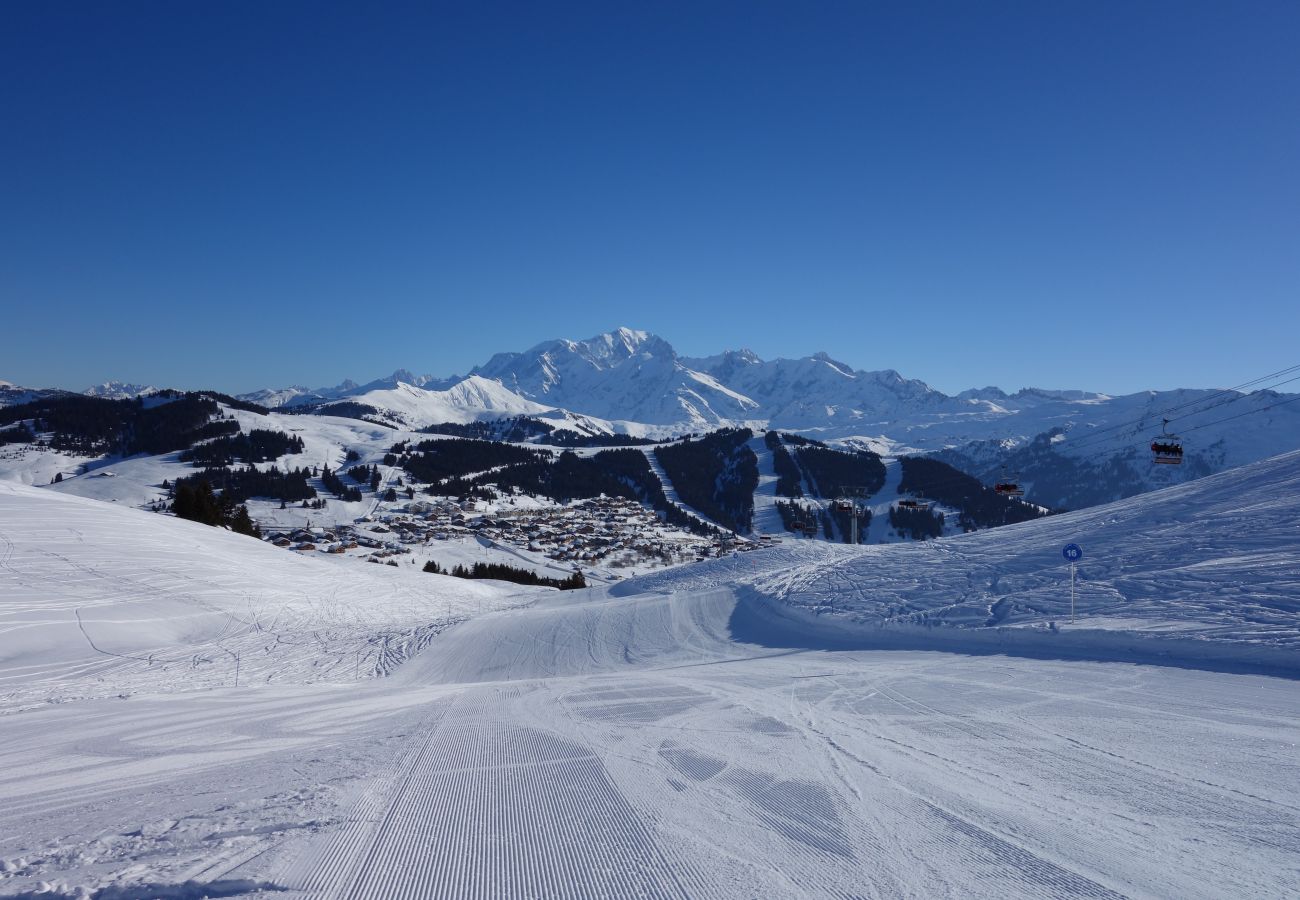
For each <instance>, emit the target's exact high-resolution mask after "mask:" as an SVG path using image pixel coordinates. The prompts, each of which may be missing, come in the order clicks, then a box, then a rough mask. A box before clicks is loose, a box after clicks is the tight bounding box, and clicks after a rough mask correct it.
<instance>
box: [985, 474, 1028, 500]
mask: <svg viewBox="0 0 1300 900" xmlns="http://www.w3.org/2000/svg"><path fill="white" fill-rule="evenodd" d="M993 490H995V491H996V492H997V493H998V494H1000V495H1001V496H1003V497H1023V496H1025V489H1024V488H1022V487H1021V486H1020V476H1018V475H1017V476H1016V477H1015V478H1008V477H1007V472H1006V469H1003V470H1002V477H1001V478H999V479H998V481H997V483H996V484H994V485H993Z"/></svg>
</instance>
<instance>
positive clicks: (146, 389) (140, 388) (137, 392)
mask: <svg viewBox="0 0 1300 900" xmlns="http://www.w3.org/2000/svg"><path fill="white" fill-rule="evenodd" d="M82 393H84V394H85V395H86V396H87V397H102V398H103V399H105V400H131V399H133V398H135V397H147V396H149V395H150V394H156V393H158V388H156V387H154V386H153V385H147V384H128V383H127V382H124V381H105V382H104V383H103V384H97V385H94V386H93V387H88V388H86V389H85V390H84V391H82Z"/></svg>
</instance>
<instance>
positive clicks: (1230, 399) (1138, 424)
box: [1073, 365, 1300, 448]
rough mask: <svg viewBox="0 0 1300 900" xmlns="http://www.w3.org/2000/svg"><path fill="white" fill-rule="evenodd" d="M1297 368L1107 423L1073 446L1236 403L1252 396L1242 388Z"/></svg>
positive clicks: (1268, 387)
mask: <svg viewBox="0 0 1300 900" xmlns="http://www.w3.org/2000/svg"><path fill="white" fill-rule="evenodd" d="M1297 369H1300V365H1297V366H1291V367H1290V368H1288V369H1282V370H1280V371H1278V372H1274V373H1272V374H1270V375H1266V376H1263V377H1262V378H1255V379H1252V380H1251V381H1248V382H1244V383H1243V384H1240V385H1237V386H1236V387H1232V388H1226V389H1224V390H1221V391H1217V392H1216V393H1213V394H1211V395H1209V396H1208V397H1198V398H1197V399H1195V400H1189V401H1187V402H1185V403H1180V404H1178V405H1176V406H1171V407H1169V408H1167V409H1163V410H1156V411H1154V412H1150V413H1146V414H1144V415H1143V416H1142V417H1141V418H1138V419H1134V420H1132V421H1128V422H1118V423H1116V424H1114V425H1107V426H1106V427H1104V428H1099V429H1097V430H1096V431H1092V432H1089V433H1088V434H1086V435H1084V436H1083V437H1082V438H1081V439H1080V440H1078V441H1076V442H1075V443H1074V444H1073V446H1074V447H1076V448H1078V447H1081V446H1087V445H1088V444H1091V443H1093V442H1095V441H1096V440H1097V439H1100V438H1101V437H1102V436H1103V435H1106V434H1109V433H1111V432H1114V431H1119V430H1121V429H1125V428H1129V427H1130V426H1135V432H1134V433H1136V432H1137V431H1138V430H1140V429H1141V428H1142V426H1143V425H1144V424H1145V423H1146V422H1147V420H1148V419H1151V418H1156V417H1160V418H1169V413H1174V412H1178V411H1179V410H1183V409H1186V408H1187V407H1189V406H1196V405H1198V404H1209V405H1208V406H1205V407H1204V408H1203V409H1200V410H1197V411H1196V412H1191V413H1186V414H1184V415H1182V416H1179V417H1178V418H1187V417H1188V416H1194V415H1198V414H1199V413H1202V412H1206V411H1208V410H1211V409H1214V408H1216V407H1219V406H1223V405H1224V404H1226V403H1234V402H1236V401H1237V400H1240V399H1242V398H1243V397H1249V396H1251V394H1246V393H1238V391H1240V389H1241V388H1245V387H1251V386H1253V385H1256V384H1259V383H1260V382H1262V381H1268V380H1270V379H1272V378H1276V377H1278V376H1281V375H1288V374H1290V373H1291V372H1294V371H1296V370H1297ZM1297 379H1300V376H1296V377H1294V378H1288V379H1286V380H1284V381H1279V382H1276V383H1274V384H1271V385H1268V386H1267V387H1265V388H1259V390H1271V389H1273V388H1276V387H1281V386H1282V385H1284V384H1289V383H1290V382H1292V381H1296V380H1297ZM1228 395H1231V396H1228ZM1225 397H1226V398H1227V399H1223V400H1220V402H1218V403H1215V402H1213V401H1215V400H1219V398H1225Z"/></svg>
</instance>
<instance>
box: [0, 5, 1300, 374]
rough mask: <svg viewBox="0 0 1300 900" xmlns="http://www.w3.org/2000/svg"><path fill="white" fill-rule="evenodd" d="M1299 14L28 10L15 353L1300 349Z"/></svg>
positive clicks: (1160, 8)
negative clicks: (617, 332) (652, 343)
mask: <svg viewBox="0 0 1300 900" xmlns="http://www.w3.org/2000/svg"><path fill="white" fill-rule="evenodd" d="M1298 33H1300V4H1295V3H1293V2H1279V3H1250V2H1247V3H1239V4H1230V3H1216V4H1209V3H1187V2H1177V3H1157V2H1150V3H1148V2H1142V3H1133V4H1127V3H1124V4H1121V3H1111V4H1095V3H1077V2H1067V3H1057V4H1044V3H1001V4H972V3H965V2H960V3H927V2H919V3H907V4H883V3H862V2H854V3H817V4H795V3H776V2H744V3H708V2H703V3H701V2H692V3H681V4H676V3H652V4H621V3H592V4H577V3H575V4H563V3H561V4H538V3H520V4H491V3H466V4H456V5H452V4H432V3H424V4H410V5H405V4H396V3H392V4H355V3H349V4H343V3H337V4H327V3H310V4H308V3H303V4H295V3H289V2H277V3H274V4H264V3H239V2H228V3H220V4H216V3H214V4H175V3H157V4H151V3H143V2H131V3H118V4H103V3H63V4H41V3H34V4H23V5H10V6H9V7H8V8H7V9H6V11H5V23H4V28H3V29H0V122H3V123H4V137H3V140H0V306H3V310H4V312H3V323H4V324H3V329H2V330H0V379H6V380H10V381H14V382H18V383H21V384H28V385H41V386H45V385H50V386H64V387H71V388H78V389H80V388H83V387H85V386H87V385H89V384H90V383H92V382H95V381H102V380H104V379H108V378H120V379H123V380H132V381H143V382H149V383H154V384H160V385H161V384H166V385H173V386H178V387H215V388H219V389H224V390H229V391H244V390H249V389H253V388H256V387H262V386H267V385H283V384H287V383H306V384H309V385H312V386H316V385H325V384H333V383H336V382H338V381H340V380H341V379H343V378H345V377H352V378H355V379H357V380H367V379H370V378H373V377H377V376H379V375H382V374H385V373H387V372H391V371H392V370H393V369H394V368H397V367H398V366H404V367H407V368H410V369H413V370H416V371H418V372H430V373H435V374H441V375H445V374H451V373H453V372H464V371H466V370H468V369H469V368H470V367H472V366H473V365H474V364H476V363H479V362H483V361H485V360H486V359H487V358H488V356H490V355H491V354H492V353H493V352H496V351H499V350H509V349H515V350H522V349H525V348H526V347H528V346H531V345H532V344H534V343H537V342H539V341H542V340H545V339H549V338H554V337H574V338H582V337H589V336H591V335H593V334H596V333H598V332H601V331H607V330H609V329H611V328H614V327H616V326H619V325H627V326H630V327H635V328H644V329H648V330H651V331H654V332H656V333H658V334H660V335H662V336H663V337H665V338H667V339H668V340H669V341H670V342H672V343H673V344H674V345H675V346H676V347H677V349H678V351H679V352H681V353H683V354H684V355H702V354H707V353H712V352H717V351H720V350H723V349H727V348H738V347H748V348H751V349H753V350H754V351H756V352H757V353H759V354H760V355H761V356H764V357H774V356H800V355H805V354H808V353H812V352H815V351H819V350H825V351H828V352H829V353H831V354H832V355H833V356H835V357H836V358H839V359H842V360H844V361H845V362H848V363H850V364H852V365H854V366H856V367H860V368H867V369H879V368H896V369H898V370H899V371H901V372H903V373H904V374H905V375H908V376H909V377H917V378H921V379H924V380H926V381H927V382H929V383H930V384H932V385H933V386H935V387H938V388H940V389H942V390H947V391H950V392H951V391H957V390H960V389H962V388H966V387H973V386H983V385H988V384H996V385H999V386H1001V387H1003V388H1006V389H1009V390H1014V389H1016V388H1018V387H1022V386H1026V385H1035V386H1043V387H1077V388H1087V389H1093V390H1103V391H1108V392H1112V393H1122V392H1129V391H1134V390H1139V389H1143V388H1169V387H1176V386H1225V385H1230V384H1233V383H1237V382H1239V381H1244V380H1246V379H1247V378H1249V377H1251V376H1253V375H1257V374H1262V373H1264V372H1267V371H1272V370H1274V369H1280V368H1282V367H1284V366H1286V365H1291V364H1294V363H1296V362H1300V359H1297V357H1298V356H1300V349H1297V343H1296V335H1297V334H1298V333H1300V327H1297V326H1300V312H1298V311H1297V310H1298V309H1300V297H1298V296H1297V293H1298V291H1297V288H1298V287H1300V176H1297V164H1296V161H1297V160H1300V115H1298V114H1297V113H1298V112H1300V54H1298V53H1296V52H1295V36H1296V35H1297V34H1298Z"/></svg>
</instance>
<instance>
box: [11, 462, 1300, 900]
mask: <svg viewBox="0 0 1300 900" xmlns="http://www.w3.org/2000/svg"><path fill="white" fill-rule="evenodd" d="M74 480H75V479H74ZM106 481H108V479H106ZM1067 542H1076V543H1078V544H1080V545H1081V546H1082V548H1083V551H1084V556H1083V559H1082V560H1081V561H1080V563H1079V565H1078V566H1077V584H1076V591H1075V598H1074V621H1073V622H1071V615H1070V567H1069V564H1068V563H1066V562H1065V560H1064V559H1063V558H1062V556H1061V547H1062V545H1063V544H1065V543H1067ZM1298 548H1300V453H1295V452H1293V453H1289V454H1285V455H1282V456H1278V457H1275V458H1272V459H1269V460H1266V461H1263V462H1259V463H1256V464H1253V465H1250V466H1246V467H1243V468H1239V469H1234V470H1230V471H1227V472H1224V473H1222V474H1219V475H1214V476H1211V477H1207V478H1203V479H1200V480H1198V481H1195V482H1191V483H1188V484H1184V485H1178V486H1175V487H1171V488H1168V489H1165V490H1162V491H1158V492H1155V493H1151V494H1147V495H1144V496H1141V497H1136V498H1132V499H1129V500H1125V501H1122V502H1119V503H1115V504H1110V505H1106V506H1099V507H1095V508H1091V509H1088V510H1084V511H1081V512H1076V513H1071V514H1067V515H1061V516H1054V517H1050V518H1047V519H1041V520H1037V521H1034V522H1029V523H1024V524H1021V525H1013V526H1006V527H1003V528H997V529H993V530H990V531H985V532H980V533H976V534H972V535H966V536H954V537H948V538H944V539H941V540H938V541H932V542H927V543H925V544H920V545H894V546H865V547H845V546H836V545H831V544H826V543H817V542H807V543H797V544H796V543H793V542H786V543H784V544H781V545H779V546H774V547H769V548H767V549H763V550H757V551H754V552H749V553H744V554H739V555H736V556H734V557H725V558H721V559H715V560H711V561H709V562H706V563H701V564H698V565H692V566H685V567H678V568H675V569H672V570H668V571H663V572H658V573H655V574H651V575H648V576H643V577H641V578H636V579H629V580H624V581H622V582H620V583H619V584H617V585H616V586H613V587H610V586H602V587H597V588H592V589H589V590H586V591H570V592H563V593H557V592H554V591H550V590H547V589H528V590H520V589H518V588H516V587H514V586H510V585H504V584H501V583H482V582H480V583H472V582H465V581H462V580H459V579H453V578H448V577H443V576H440V575H431V574H425V573H421V572H418V571H416V570H414V569H413V568H412V567H409V566H406V567H402V566H398V567H388V566H383V565H376V566H347V565H345V564H344V561H343V560H330V559H326V558H324V557H323V556H319V555H313V556H308V557H299V556H295V555H294V554H292V553H288V552H284V551H281V550H277V549H275V548H272V547H270V546H268V545H266V544H263V543H259V542H257V541H254V540H252V539H250V538H245V537H242V536H239V535H234V534H230V533H227V532H224V531H222V530H220V529H215V528H207V527H204V526H200V525H196V524H192V523H188V522H184V521H180V520H176V519H172V518H169V517H163V516H157V515H153V514H150V513H147V512H144V511H141V510H137V509H132V508H128V507H127V505H126V504H123V503H118V504H113V503H105V502H100V501H98V500H94V499H89V498H87V497H79V496H74V495H72V494H70V493H64V494H60V493H58V492H55V491H50V490H47V489H41V488H34V487H30V486H26V485H22V484H17V483H3V482H0V598H2V600H0V602H2V604H3V605H2V606H0V711H3V712H4V713H5V715H3V716H0V733H2V734H3V737H4V740H3V741H0V762H2V763H3V765H2V766H0V896H4V897H44V898H74V897H80V898H84V897H93V898H98V900H112V898H134V900H143V898H149V897H168V898H177V897H179V898H190V897H193V898H197V897H205V896H206V897H221V896H247V895H250V894H254V893H256V892H258V891H268V892H269V891H277V892H280V894H281V895H282V896H286V897H303V898H326V897H329V898H343V897H347V898H405V897H409V898H424V897H444V896H446V897H503V898H505V897H584V898H585V897H615V896H617V897H621V896H638V897H809V896H817V897H821V896H833V897H917V898H922V897H924V898H928V897H996V898H1002V897H1180V898H1199V897H1204V898H1222V897H1284V896H1296V894H1297V885H1298V884H1300V752H1297V743H1300V691H1297V690H1296V677H1297V676H1300V628H1298V627H1297V619H1298V617H1297V614H1298V612H1300V565H1298V564H1297V562H1296V559H1295V553H1296V550H1297V549H1298Z"/></svg>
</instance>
